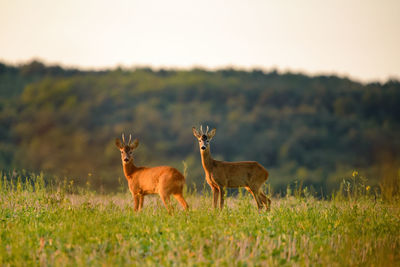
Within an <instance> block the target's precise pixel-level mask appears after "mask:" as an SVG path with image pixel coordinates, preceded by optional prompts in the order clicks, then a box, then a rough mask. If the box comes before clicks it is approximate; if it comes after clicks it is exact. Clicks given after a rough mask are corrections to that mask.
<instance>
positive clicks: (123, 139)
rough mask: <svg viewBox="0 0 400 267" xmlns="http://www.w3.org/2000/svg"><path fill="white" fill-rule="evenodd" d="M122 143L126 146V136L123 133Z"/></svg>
mask: <svg viewBox="0 0 400 267" xmlns="http://www.w3.org/2000/svg"><path fill="white" fill-rule="evenodd" d="M122 143H123V144H124V145H125V135H124V134H123V133H122Z"/></svg>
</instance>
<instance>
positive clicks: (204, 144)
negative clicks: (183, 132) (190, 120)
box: [192, 125, 216, 150]
mask: <svg viewBox="0 0 400 267" xmlns="http://www.w3.org/2000/svg"><path fill="white" fill-rule="evenodd" d="M208 129H209V128H208V126H207V130H206V132H205V133H204V132H203V126H202V125H200V132H198V131H197V130H196V128H195V127H193V128H192V130H193V135H194V136H195V137H196V138H197V139H198V140H199V146H200V149H201V150H206V149H207V148H208V147H209V145H210V141H211V139H212V138H213V137H214V135H215V131H216V129H215V128H214V129H212V130H211V131H210V132H208Z"/></svg>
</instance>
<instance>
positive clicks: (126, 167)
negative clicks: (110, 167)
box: [122, 161, 137, 179]
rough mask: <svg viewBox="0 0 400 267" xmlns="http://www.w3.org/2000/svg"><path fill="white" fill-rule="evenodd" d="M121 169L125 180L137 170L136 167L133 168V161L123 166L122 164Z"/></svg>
mask: <svg viewBox="0 0 400 267" xmlns="http://www.w3.org/2000/svg"><path fill="white" fill-rule="evenodd" d="M122 166H123V169H124V174H125V177H126V179H128V177H130V176H131V175H132V174H133V173H134V172H135V171H136V169H137V167H136V166H135V164H133V161H131V162H129V163H127V164H124V163H122Z"/></svg>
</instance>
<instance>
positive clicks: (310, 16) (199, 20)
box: [0, 0, 400, 82]
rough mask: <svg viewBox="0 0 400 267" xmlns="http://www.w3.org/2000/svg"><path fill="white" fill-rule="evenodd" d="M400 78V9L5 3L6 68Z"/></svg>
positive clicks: (331, 2)
mask: <svg viewBox="0 0 400 267" xmlns="http://www.w3.org/2000/svg"><path fill="white" fill-rule="evenodd" d="M34 58H36V59H40V60H42V61H44V62H45V63H49V64H61V65H62V66H68V67H79V68H85V69H88V68H95V69H99V68H114V67H116V66H119V65H122V66H125V67H134V66H143V65H146V66H150V67H155V68H160V67H164V68H165V67H166V68H174V67H178V68H190V67H193V66H196V67H205V68H209V69H215V68H223V67H235V68H245V69H251V68H262V69H265V70H271V69H278V70H280V71H288V70H290V71H295V72H304V73H306V74H311V75H317V74H338V75H340V76H347V77H350V78H353V79H356V80H359V81H363V82H369V81H374V80H379V81H386V80H387V79H388V78H397V79H399V78H400V0H328V1H322V0H275V1H272V0H247V1H243V0H242V1H236V0H234V1H231V0H223V1H221V0H201V1H199V0H197V1H191V0H182V1H179V0H166V1H162V0H160V1H154V0H126V1H123V0H113V1H101V0H0V61H3V62H6V63H11V64H18V63H24V62H27V61H29V60H32V59H34Z"/></svg>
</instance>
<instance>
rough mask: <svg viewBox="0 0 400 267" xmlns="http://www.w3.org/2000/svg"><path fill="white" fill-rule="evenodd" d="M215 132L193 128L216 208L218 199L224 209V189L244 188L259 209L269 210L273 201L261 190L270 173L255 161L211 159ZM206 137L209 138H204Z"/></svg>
mask: <svg viewBox="0 0 400 267" xmlns="http://www.w3.org/2000/svg"><path fill="white" fill-rule="evenodd" d="M207 129H208V127H207ZM215 131H216V130H215V129H213V130H211V132H210V133H206V134H204V133H201V134H200V133H199V132H198V131H197V130H196V128H195V127H193V135H194V136H195V137H196V138H197V139H198V140H199V146H200V155H201V162H202V165H203V168H204V172H205V176H206V181H207V183H208V184H209V185H210V187H211V189H212V191H213V206H214V208H216V207H217V202H218V198H219V199H220V203H219V204H220V205H219V206H220V208H221V209H222V208H223V205H224V187H229V188H238V187H244V188H245V189H246V190H247V191H249V192H250V193H251V194H252V195H253V197H254V200H255V201H256V203H257V206H258V208H259V209H262V207H263V205H264V206H265V208H266V209H267V210H268V209H269V207H270V204H271V200H270V199H269V198H267V196H266V195H265V194H264V193H263V192H262V191H261V190H260V189H261V187H262V185H263V184H264V183H265V181H266V180H267V179H268V171H267V170H266V169H265V168H264V167H263V166H262V165H261V164H259V163H258V162H255V161H242V162H226V161H219V160H214V159H213V158H212V157H211V152H210V145H209V142H210V140H211V139H212V138H213V137H214V135H215ZM205 136H206V137H207V138H204V137H205ZM202 148H205V149H204V150H203V149H202Z"/></svg>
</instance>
